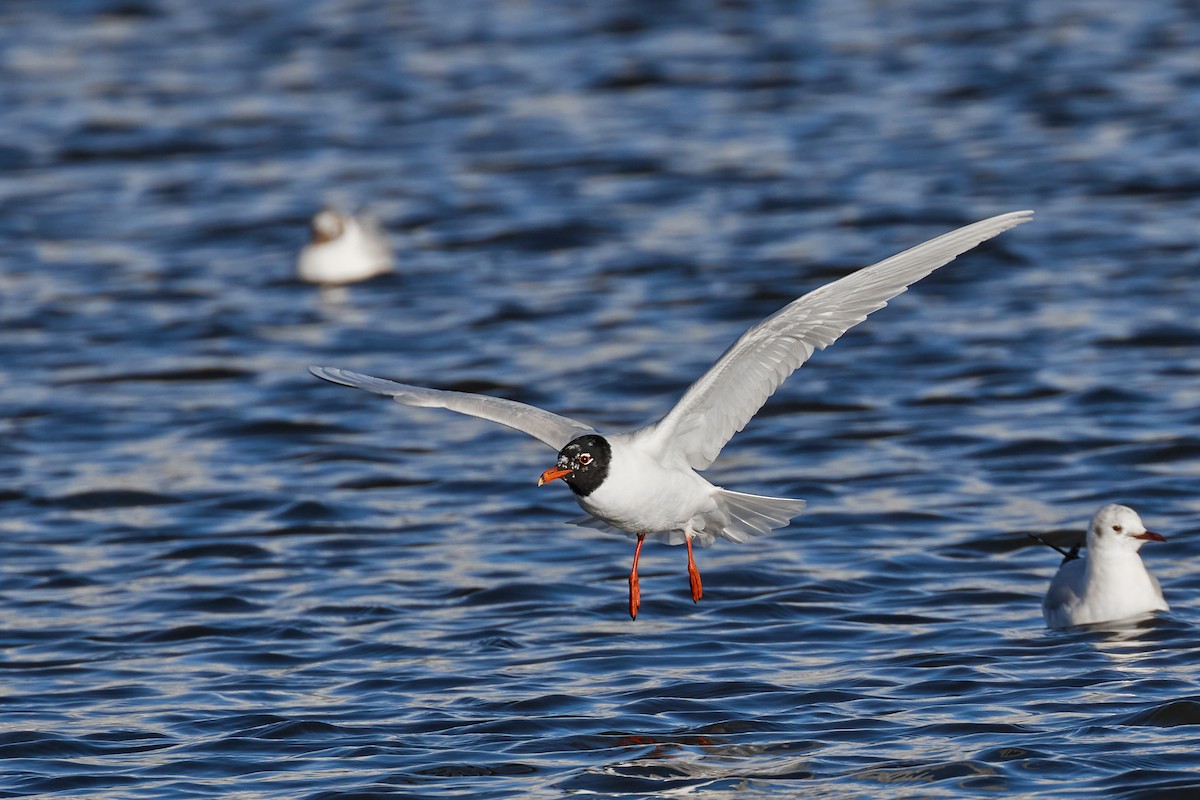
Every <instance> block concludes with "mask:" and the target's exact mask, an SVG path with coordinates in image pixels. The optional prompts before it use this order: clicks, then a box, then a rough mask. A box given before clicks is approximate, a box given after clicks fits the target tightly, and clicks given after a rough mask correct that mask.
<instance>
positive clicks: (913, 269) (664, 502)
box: [309, 211, 1032, 609]
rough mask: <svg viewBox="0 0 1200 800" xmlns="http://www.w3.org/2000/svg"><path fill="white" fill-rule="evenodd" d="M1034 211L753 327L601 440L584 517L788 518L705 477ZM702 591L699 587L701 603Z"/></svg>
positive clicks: (479, 411) (922, 250)
mask: <svg viewBox="0 0 1200 800" xmlns="http://www.w3.org/2000/svg"><path fill="white" fill-rule="evenodd" d="M1031 216H1032V212H1028V211H1018V212H1014V213H1011V214H1003V215H1001V216H998V217H992V218H991V219H986V220H983V221H981V222H976V223H974V224H972V225H967V226H964V227H962V228H959V229H958V230H955V231H951V232H950V233H947V234H945V235H943V236H939V237H937V238H935V239H931V240H930V241H928V242H925V243H924V244H920V245H917V246H916V247H913V248H911V249H909V250H905V251H904V252H902V253H899V254H898V255H895V256H892V257H891V258H888V259H884V260H883V261H880V262H879V263H877V264H873V265H871V266H869V267H866V268H864V269H861V270H858V271H857V272H853V273H851V274H849V275H846V276H845V277H843V278H841V279H839V280H836V281H833V282H832V283H828V284H826V285H824V286H822V287H820V288H818V289H815V290H814V291H811V292H809V293H808V294H806V295H804V296H803V297H801V298H799V299H797V300H794V301H792V302H791V303H789V304H788V305H786V306H784V307H783V308H782V309H780V310H779V311H778V312H777V313H775V314H772V315H771V316H770V317H767V318H766V319H765V320H763V321H762V322H760V323H758V324H757V325H755V326H753V327H752V328H750V329H749V330H747V331H746V332H745V333H744V334H742V336H741V337H739V338H738V339H737V341H735V342H734V343H733V344H732V345H731V346H730V347H729V349H728V350H726V351H725V353H724V354H723V355H722V356H721V357H720V358H719V359H717V362H716V363H715V364H714V365H713V366H712V367H711V368H710V369H709V370H708V371H707V372H706V373H704V374H703V375H702V376H700V378H699V379H697V380H696V382H695V383H693V384H692V385H691V386H690V387H688V389H687V391H685V392H684V394H683V397H681V398H680V399H679V402H678V403H676V404H675V406H674V408H672V409H671V410H670V411H669V412H667V414H666V415H665V416H664V417H663V418H662V419H660V420H658V421H657V422H654V423H652V424H650V425H647V426H645V427H643V428H639V429H638V430H636V431H632V432H629V433H618V434H609V435H607V436H606V437H603V438H604V439H605V441H607V442H608V443H609V447H610V448H611V453H610V454H609V456H608V458H609V459H610V461H611V463H610V464H609V465H608V470H607V474H606V475H605V476H604V478H603V480H602V482H601V483H600V484H599V486H597V487H595V488H592V489H589V491H590V494H586V496H577V499H578V502H579V504H580V506H581V507H582V508H583V510H584V511H586V512H588V514H589V516H588V517H586V518H584V519H582V520H576V522H577V523H579V524H584V525H588V526H590V527H598V528H602V529H603V528H609V527H612V528H617V529H619V530H622V531H624V532H626V533H628V534H631V535H636V536H642V535H653V536H655V537H656V538H658V539H661V540H663V541H666V542H668V543H670V544H683V543H684V542H688V543H689V544H690V543H691V542H692V541H693V540H694V541H695V542H696V543H698V544H700V545H707V544H711V543H712V542H713V541H714V540H715V539H716V538H718V537H720V538H724V539H729V540H731V541H735V542H743V541H746V540H747V539H748V538H750V537H752V536H757V535H760V534H764V533H767V532H768V531H771V530H773V529H775V528H780V527H783V526H784V525H787V524H788V522H789V521H790V520H791V518H792V517H794V516H796V515H797V514H799V513H800V511H801V509H803V508H804V501H803V500H795V499H791V498H782V497H761V496H758V495H749V494H742V493H740V492H733V491H730V490H728V489H722V488H720V487H718V486H714V485H712V484H711V483H709V482H708V481H706V480H705V479H704V478H702V477H701V476H700V475H699V474H698V473H699V472H701V471H703V470H705V469H707V468H708V466H709V465H710V464H712V462H713V460H714V459H715V458H716V457H717V454H718V453H720V452H721V448H723V447H724V446H725V443H726V442H728V441H729V439H730V438H731V437H732V436H733V435H734V434H735V433H737V432H738V431H740V430H742V428H744V427H745V426H746V424H747V423H748V422H749V421H750V419H751V418H752V417H753V416H754V415H755V413H756V412H757V411H758V409H759V408H761V407H762V405H763V403H765V402H766V401H767V398H768V397H770V396H771V394H772V393H774V391H775V390H776V389H777V388H778V387H779V385H780V384H781V383H783V381H784V379H785V378H787V377H788V376H789V375H791V374H792V373H793V372H795V371H796V370H797V369H798V368H799V367H800V366H801V365H802V364H804V362H805V361H807V360H808V359H809V357H810V356H811V355H812V354H813V353H814V352H816V351H817V350H822V349H824V348H826V347H828V346H829V345H831V344H833V342H835V341H836V340H837V339H838V337H840V336H841V335H842V334H843V333H845V332H846V331H847V330H849V329H850V328H852V327H854V326H855V325H857V324H858V323H860V322H862V321H863V320H865V319H866V318H867V316H868V315H870V314H871V313H873V312H875V311H878V310H879V309H881V308H883V307H884V306H886V305H887V303H888V301H889V300H891V299H892V298H894V297H896V296H897V295H899V294H901V293H903V292H904V291H905V290H906V289H907V288H908V287H909V286H910V285H911V284H913V283H915V282H916V281H918V280H920V279H921V278H924V277H925V276H926V275H928V274H929V273H931V272H933V271H934V270H935V269H938V268H939V267H941V266H943V265H945V264H948V263H950V262H951V261H952V260H954V258H955V257H956V256H959V255H961V254H962V253H965V252H967V251H968V250H970V249H971V248H973V247H975V246H976V245H978V244H979V243H980V242H983V241H986V240H987V239H991V238H992V237H993V236H996V235H997V234H999V233H1001V232H1002V231H1006V230H1008V229H1009V228H1012V227H1013V226H1015V225H1020V224H1021V223H1023V222H1027V221H1028V220H1029V219H1030V217H1031ZM309 369H310V370H311V371H312V373H313V374H314V375H316V376H317V377H319V378H324V379H325V380H329V381H333V382H334V383H341V384H345V385H347V386H353V387H355V388H358V389H364V390H366V391H369V392H376V393H378V394H384V395H389V396H391V397H392V398H394V399H395V400H396V402H398V403H403V404H405V405H410V406H419V407H425V408H446V409H449V410H451V411H456V412H458V413H460V414H470V415H472V416H475V417H480V418H482V419H487V420H491V421H493V422H498V423H500V424H501V425H507V426H509V427H510V428H515V429H516V430H519V431H523V432H524V433H527V434H529V435H530V436H533V437H534V438H536V439H538V440H539V441H541V442H544V443H545V444H547V445H549V446H550V447H552V448H554V449H555V450H559V451H562V450H563V449H564V448H565V447H567V446H568V445H569V444H570V443H571V442H572V441H573V440H575V439H577V438H579V437H582V436H590V435H593V434H596V431H595V429H594V428H592V427H591V426H590V425H587V424H586V423H583V422H580V421H578V420H574V419H570V418H568V417H563V416H560V415H558V414H552V413H550V412H548V411H543V410H542V409H540V408H536V407H534V406H530V405H526V404H524V403H517V402H514V401H512V400H505V399H502V398H498V397H486V396H483V395H477V394H469V393H466V392H446V391H440V390H438V389H427V388H424V387H420V386H410V385H406V384H401V383H395V382H393V381H388V380H383V379H380V378H373V377H371V376H369V375H361V374H359V373H355V372H348V371H346V370H341V369H335V368H331V367H310V368H309ZM589 458H590V455H589ZM581 463H583V462H581ZM589 463H590V462H589ZM552 471H553V470H547V472H548V473H549V472H552ZM567 474H575V470H574V468H571V469H565V468H564V469H562V470H557V471H556V476H555V477H563V476H564V475H567ZM542 477H543V479H545V478H546V476H545V473H544V474H543V476H542ZM551 479H553V478H551ZM693 591H694V592H698V586H696V587H694V589H693ZM698 597H699V595H698V593H694V595H693V599H698ZM633 607H634V608H635V609H636V604H633Z"/></svg>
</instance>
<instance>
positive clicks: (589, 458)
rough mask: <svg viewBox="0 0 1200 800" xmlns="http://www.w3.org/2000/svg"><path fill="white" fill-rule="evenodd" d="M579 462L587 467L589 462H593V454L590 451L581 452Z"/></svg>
mask: <svg viewBox="0 0 1200 800" xmlns="http://www.w3.org/2000/svg"><path fill="white" fill-rule="evenodd" d="M579 463H580V465H582V466H585V467H586V466H587V465H588V464H590V463H592V456H591V455H590V454H589V453H580V454H579Z"/></svg>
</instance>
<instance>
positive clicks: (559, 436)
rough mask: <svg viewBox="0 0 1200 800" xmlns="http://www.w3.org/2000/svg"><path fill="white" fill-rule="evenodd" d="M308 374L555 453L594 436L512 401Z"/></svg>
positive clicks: (329, 371)
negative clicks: (512, 434) (475, 420)
mask: <svg viewBox="0 0 1200 800" xmlns="http://www.w3.org/2000/svg"><path fill="white" fill-rule="evenodd" d="M308 371H309V372H311V373H312V374H313V375H316V376H317V377H318V378H322V379H324V380H327V381H329V382H331V383H340V384H342V385H343V386H352V387H354V388H355V389H363V390H365V391H368V392H374V393H375V394H386V395H388V396H389V397H391V398H392V399H393V400H395V401H396V402H397V403H403V404H404V405H406V406H417V407H419V408H445V409H449V410H450V411H457V412H458V413H459V414H466V415H468V416H471V417H479V418H480V419H486V420H491V421H492V422H499V423H500V424H501V425H507V426H508V427H510V428H514V429H516V430H518V431H521V433H527V434H529V435H530V436H532V437H533V438H535V439H537V440H539V441H541V442H545V443H546V444H548V445H550V446H551V447H553V448H554V449H555V450H561V449H562V448H563V446H564V445H566V444H567V442H569V441H571V440H572V439H574V438H576V437H577V436H582V435H583V434H585V433H595V432H596V431H595V430H594V429H593V428H592V427H591V426H590V425H585V424H584V423H582V422H579V421H578V420H573V419H570V418H568V417H560V416H559V415H557V414H551V413H550V412H549V411H543V410H542V409H540V408H536V407H535V406H530V405H526V404H525V403H518V402H516V401H515V400H505V399H503V398H500V397H488V396H487V395H483V394H470V393H469V392H444V391H441V390H440V389H426V388H425V387H423V386H409V385H407V384H404V383H396V382H394V381H386V380H384V379H383V378H373V377H371V376H370V375H362V374H359V373H357V372H350V371H349V370H344V369H337V368H336V367H309V368H308Z"/></svg>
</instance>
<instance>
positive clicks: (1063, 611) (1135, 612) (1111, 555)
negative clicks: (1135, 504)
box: [1042, 505, 1168, 628]
mask: <svg viewBox="0 0 1200 800" xmlns="http://www.w3.org/2000/svg"><path fill="white" fill-rule="evenodd" d="M1114 528H1116V529H1114ZM1145 535H1147V531H1146V527H1145V525H1143V524H1142V520H1141V518H1140V517H1139V516H1138V515H1137V512H1135V511H1134V510H1133V509H1131V508H1128V507H1127V506H1120V505H1107V506H1104V508H1101V509H1100V510H1099V511H1097V512H1096V516H1095V517H1093V519H1092V522H1091V524H1090V525H1089V526H1088V534H1087V557H1086V558H1076V559H1072V560H1070V561H1067V562H1066V563H1065V564H1063V565H1062V566H1061V567H1060V568H1059V570H1058V574H1057V575H1055V576H1054V580H1052V581H1051V582H1050V589H1049V590H1048V591H1047V592H1046V598H1045V600H1044V601H1043V603H1042V614H1043V616H1044V617H1045V620H1046V625H1047V626H1048V627H1050V628H1069V627H1071V626H1074V625H1090V624H1093V623H1097V622H1112V621H1115V620H1121V619H1127V618H1130V617H1138V616H1142V615H1144V614H1148V613H1150V612H1152V611H1166V610H1167V609H1168V606H1167V601H1166V599H1165V598H1164V597H1163V593H1162V589H1161V588H1160V587H1159V585H1158V581H1157V580H1155V579H1154V576H1153V575H1151V574H1150V573H1149V572H1147V571H1146V565H1145V564H1143V563H1142V557H1141V556H1140V555H1139V554H1138V549H1139V548H1140V547H1141V546H1142V543H1143V542H1144V541H1146V539H1144V538H1138V537H1139V536H1145ZM1150 535H1151V536H1155V535H1156V534H1150Z"/></svg>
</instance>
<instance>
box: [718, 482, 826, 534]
mask: <svg viewBox="0 0 1200 800" xmlns="http://www.w3.org/2000/svg"><path fill="white" fill-rule="evenodd" d="M716 499H717V506H718V507H719V508H720V509H721V511H723V512H724V513H725V516H726V517H727V518H728V520H727V521H726V523H725V527H724V529H723V530H722V531H721V532H720V533H719V534H718V536H720V537H721V538H723V539H729V540H730V541H733V542H744V541H746V540H748V539H751V538H753V537H755V536H762V535H763V534H764V533H770V532H771V531H773V530H775V529H776V528H782V527H784V526H785V525H787V524H788V523H789V522H791V521H792V517H795V516H797V515H798V514H799V513H800V512H801V511H803V510H804V506H806V505H807V503H806V502H805V501H803V500H795V499H793V498H790V497H764V496H762V495H758V494H743V493H742V492H733V491H730V490H729V489H718V490H717V495H716Z"/></svg>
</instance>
